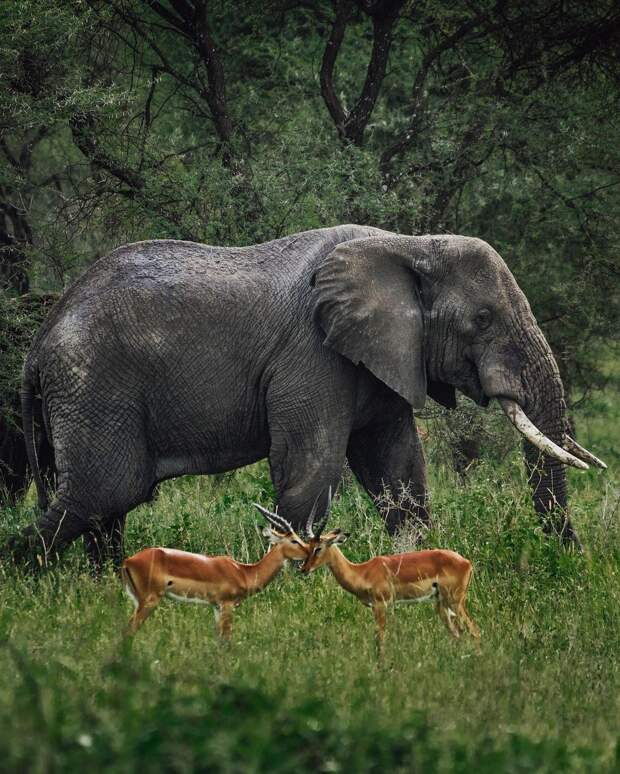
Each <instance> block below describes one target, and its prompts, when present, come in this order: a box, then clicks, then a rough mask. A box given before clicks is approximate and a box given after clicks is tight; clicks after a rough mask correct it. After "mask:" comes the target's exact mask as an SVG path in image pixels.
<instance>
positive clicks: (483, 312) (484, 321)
mask: <svg viewBox="0 0 620 774" xmlns="http://www.w3.org/2000/svg"><path fill="white" fill-rule="evenodd" d="M492 319H493V315H492V314H491V310H490V309H486V308H484V309H480V311H479V312H478V314H477V315H476V323H477V325H478V328H480V329H481V330H484V329H485V328H488V327H489V325H490V324H491V320H492Z"/></svg>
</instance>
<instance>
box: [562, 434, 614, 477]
mask: <svg viewBox="0 0 620 774" xmlns="http://www.w3.org/2000/svg"><path fill="white" fill-rule="evenodd" d="M564 448H565V449H566V451H567V452H570V453H571V454H574V455H575V457H578V458H579V459H580V460H583V461H584V462H589V463H590V465H595V466H596V467H597V468H601V470H607V465H606V464H605V463H604V462H603V460H599V458H598V457H595V456H594V454H592V452H590V451H588V450H587V449H584V448H583V446H580V445H579V444H578V443H577V441H574V440H573V439H572V438H571V437H570V435H566V436H565V437H564Z"/></svg>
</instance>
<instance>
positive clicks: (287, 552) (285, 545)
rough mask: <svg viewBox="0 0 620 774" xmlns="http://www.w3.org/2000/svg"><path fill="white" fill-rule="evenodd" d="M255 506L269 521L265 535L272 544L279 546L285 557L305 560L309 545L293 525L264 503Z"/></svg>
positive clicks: (264, 531)
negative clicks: (268, 508) (263, 504)
mask: <svg viewBox="0 0 620 774" xmlns="http://www.w3.org/2000/svg"><path fill="white" fill-rule="evenodd" d="M254 506H255V507H256V508H258V510H259V511H260V512H261V513H262V514H263V516H264V517H265V518H266V519H267V521H268V522H269V526H268V527H265V529H264V530H263V535H264V536H265V537H266V538H268V539H269V543H270V545H272V546H279V550H280V551H282V555H283V556H284V558H285V559H292V560H298V561H303V560H304V559H305V558H306V556H307V553H308V546H307V545H306V543H305V542H304V541H303V540H302V539H301V538H300V537H299V535H298V534H297V533H296V532H295V530H294V529H293V527H292V525H291V524H290V523H289V522H288V521H287V520H286V519H283V518H282V516H279V515H278V514H277V513H273V512H272V511H268V510H267V509H266V508H263V507H262V505H258V503H254Z"/></svg>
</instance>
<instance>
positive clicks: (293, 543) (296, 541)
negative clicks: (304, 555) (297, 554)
mask: <svg viewBox="0 0 620 774" xmlns="http://www.w3.org/2000/svg"><path fill="white" fill-rule="evenodd" d="M291 543H292V545H294V546H298V545H299V540H291Z"/></svg>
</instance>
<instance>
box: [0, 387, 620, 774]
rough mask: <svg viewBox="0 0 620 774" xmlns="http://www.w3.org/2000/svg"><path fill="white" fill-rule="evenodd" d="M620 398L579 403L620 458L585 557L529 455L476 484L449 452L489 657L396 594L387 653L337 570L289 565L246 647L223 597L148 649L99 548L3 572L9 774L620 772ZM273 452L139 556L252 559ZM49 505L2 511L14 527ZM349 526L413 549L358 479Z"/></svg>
mask: <svg viewBox="0 0 620 774" xmlns="http://www.w3.org/2000/svg"><path fill="white" fill-rule="evenodd" d="M619 415H620V408H619V406H618V404H617V403H615V402H613V400H612V397H611V396H610V395H604V394H603V395H600V396H599V397H597V398H596V400H594V401H591V402H590V405H589V409H588V412H587V413H584V412H582V413H580V414H578V425H579V428H580V436H579V439H580V441H581V442H582V443H585V444H586V445H587V446H588V447H590V448H592V450H593V451H594V452H595V453H596V454H598V455H599V456H601V457H602V458H604V459H606V460H607V461H608V463H610V470H609V471H608V472H607V473H598V472H596V471H589V472H588V473H585V474H580V473H578V472H572V471H571V473H570V483H571V490H572V512H573V519H574V522H575V524H576V526H577V527H578V529H579V531H580V534H581V537H582V540H583V544H584V551H583V553H577V552H567V551H565V550H564V549H562V548H561V547H560V545H559V544H558V543H556V542H555V541H553V540H548V539H546V538H544V537H543V536H542V534H541V532H540V530H539V529H538V527H537V526H536V520H535V516H534V514H533V510H532V507H531V505H530V503H529V497H528V490H527V486H526V482H525V480H524V475H525V474H524V472H523V466H522V465H521V462H520V456H519V453H518V450H517V449H516V448H515V450H514V451H513V452H511V453H509V454H508V455H507V456H506V458H505V459H504V460H503V461H502V462H493V461H491V460H483V461H482V462H481V463H480V464H478V465H477V466H474V467H472V469H471V470H470V473H469V478H468V481H467V484H466V485H465V486H462V485H460V484H459V482H458V480H457V479H456V477H455V476H454V474H453V473H451V471H450V470H449V469H448V468H447V467H446V466H444V465H442V464H441V455H438V454H434V452H433V448H432V445H433V443H434V437H433V428H431V431H430V432H431V434H430V439H429V441H428V442H427V443H428V444H430V446H431V448H430V450H429V453H430V456H431V458H432V459H431V466H430V467H431V487H432V491H433V509H434V514H435V520H436V526H435V528H434V530H433V531H432V532H431V533H430V534H428V535H427V536H426V538H425V544H426V545H427V546H441V547H449V548H453V549H455V550H457V551H459V552H461V553H462V554H463V555H465V556H467V557H468V558H470V559H471V560H472V562H473V564H474V568H475V569H474V579H473V582H472V588H471V592H470V601H469V608H470V611H471V614H472V616H473V617H474V619H475V620H476V621H477V623H478V624H479V626H480V628H481V629H482V649H481V653H480V655H478V654H477V653H476V650H475V648H474V647H473V646H471V645H470V644H469V643H467V642H461V643H455V642H453V641H452V640H451V639H450V638H449V637H448V636H447V634H446V632H445V631H444V629H443V627H442V626H441V624H440V622H439V620H438V619H437V618H436V616H435V613H434V611H433V608H432V606H430V605H426V606H423V605H411V606H402V607H400V608H397V609H396V610H395V611H394V612H393V613H392V614H391V615H390V616H389V620H388V637H387V642H386V655H385V660H384V662H383V663H382V664H379V665H378V664H377V663H376V660H375V656H374V646H373V636H372V635H373V623H372V615H371V613H370V611H369V610H367V609H366V608H364V607H362V605H360V604H359V602H357V600H356V599H355V598H353V597H352V596H350V595H348V594H346V593H345V592H344V591H343V590H342V589H341V588H340V587H339V586H337V585H336V583H335V581H334V579H333V578H332V577H331V575H330V574H329V573H328V571H326V570H321V571H317V572H316V573H315V574H314V575H312V576H311V577H309V578H306V577H302V576H301V575H300V574H299V573H298V572H297V571H296V570H295V569H293V568H289V569H287V570H285V571H284V572H283V573H282V575H281V576H280V577H278V578H277V579H276V581H275V582H274V583H273V584H272V585H271V586H270V587H269V588H268V589H267V590H266V591H265V592H264V593H262V594H260V595H258V596H256V597H254V598H252V599H250V600H248V601H246V602H245V603H244V604H243V605H242V606H241V607H240V608H239V610H238V611H237V613H236V615H235V621H234V629H233V645H232V647H231V648H230V649H226V648H223V647H222V646H221V645H220V644H219V643H218V641H217V640H216V637H215V629H214V623H213V612H212V611H211V610H210V609H208V608H203V607H200V606H193V605H180V604H175V603H172V602H164V603H163V604H162V605H161V606H160V607H159V609H158V610H157V611H156V612H155V613H154V615H153V616H152V618H151V619H149V621H148V622H147V623H146V624H145V626H144V628H143V629H142V630H141V631H140V632H139V634H138V635H137V637H136V639H135V641H134V642H133V644H132V645H129V644H128V643H127V642H123V640H122V637H121V632H122V629H123V627H124V625H125V623H126V621H127V619H128V618H129V615H130V612H131V604H130V601H129V600H128V599H127V597H126V596H125V595H124V594H123V593H122V590H121V587H120V583H119V581H118V579H117V578H116V576H115V575H114V574H113V572H112V571H111V570H110V571H109V572H108V573H107V574H106V575H105V577H104V578H103V579H102V580H95V579H93V578H92V577H91V576H90V575H89V573H88V567H87V565H86V563H85V560H84V558H83V555H82V550H81V547H76V549H72V552H71V553H70V555H69V556H68V557H67V559H66V560H65V561H63V562H62V564H61V565H60V566H59V567H57V568H55V569H53V570H52V571H49V572H46V573H43V574H41V575H40V576H38V577H34V578H33V577H27V576H24V575H23V574H20V573H16V572H14V571H12V570H10V569H9V568H6V567H5V568H1V572H2V576H1V587H0V637H1V642H2V647H1V648H0V760H1V761H2V764H1V768H2V769H3V770H10V771H38V772H49V771H78V770H84V769H85V768H86V767H87V766H90V767H91V768H92V770H93V771H115V772H116V771H118V772H130V771H134V770H137V769H139V770H140V771H141V772H150V771H162V770H165V771H170V772H189V771H197V770H203V771H226V772H237V771H238V772H255V771H256V772H258V771H265V772H267V771H268V772H288V771H291V772H292V771H295V772H302V771H330V772H331V771H343V772H358V771H359V772H364V771H377V772H380V771H381V772H386V771H390V772H394V771H405V772H413V771H417V772H423V773H424V774H427V773H428V772H435V771H437V772H465V771H475V772H487V771H488V772H492V771H493V772H497V771H510V772H526V771H537V772H538V771H548V772H559V771H562V772H564V771H571V772H572V771H575V772H581V771H591V772H597V774H598V772H608V771H609V772H611V771H620V660H619V659H618V652H619V646H620V526H619V523H618V516H619V511H618V503H619V484H620V480H619V478H620V477H619V472H620V465H619V464H618V463H619V460H618V450H617V448H616V449H614V448H613V446H614V442H615V440H616V438H617V427H618V418H619ZM271 497H272V488H271V484H270V481H269V477H268V474H267V468H266V465H265V464H259V465H256V466H253V467H252V468H246V469H244V470H242V471H239V472H237V473H235V474H233V475H230V476H226V477H224V478H223V479H221V480H217V481H216V480H212V479H208V478H194V477H188V478H185V479H179V480H177V481H175V482H169V483H167V484H166V485H165V486H163V487H162V490H161V493H160V496H159V498H158V499H157V500H156V501H154V502H152V503H150V504H147V505H144V506H142V507H141V508H139V509H138V510H137V511H135V512H134V513H133V514H132V515H131V516H130V518H129V522H128V533H127V550H128V552H129V553H133V552H134V551H136V550H138V549H140V548H142V547H144V546H150V545H167V546H178V547H183V548H185V549H188V550H194V551H206V552H209V553H220V552H229V553H231V554H233V555H234V556H236V557H237V558H239V559H242V560H254V559H256V558H258V557H259V556H260V554H261V552H262V550H263V549H264V548H265V546H264V539H263V538H262V536H261V535H260V534H259V530H258V529H257V527H258V526H262V525H261V524H260V517H258V515H257V514H256V512H255V511H254V510H253V508H252V506H251V503H252V501H255V500H259V501H261V502H262V503H263V504H265V505H269V504H270V502H271ZM34 512H35V507H34V502H33V501H32V500H28V501H27V502H26V504H25V505H23V506H22V507H20V508H18V509H15V510H6V511H5V512H4V513H3V523H2V530H3V532H4V531H6V532H9V531H11V530H13V529H15V527H16V525H17V524H18V523H20V524H21V523H23V522H24V521H26V520H28V519H30V518H32V516H33V514H34ZM330 524H332V525H334V526H335V525H337V526H341V527H343V528H345V529H347V530H349V531H351V532H352V537H351V539H350V541H349V542H348V543H347V545H346V546H345V552H346V553H347V554H348V555H349V556H350V557H351V558H354V559H363V558H366V557H368V556H369V555H371V554H375V553H378V552H388V551H390V550H399V549H402V548H403V547H406V546H407V544H408V540H409V537H408V536H407V535H403V536H401V538H400V539H399V540H398V541H396V544H395V545H394V544H393V543H392V541H391V540H390V538H388V536H387V535H386V534H385V532H384V531H383V530H382V529H381V526H380V523H379V521H378V519H377V518H376V516H375V515H374V513H373V510H372V507H371V505H370V503H369V501H368V500H367V498H366V496H365V495H363V494H362V492H361V490H360V489H359V488H358V487H357V486H356V485H355V484H354V483H353V482H352V481H350V480H347V482H346V484H345V487H344V489H343V491H342V494H341V496H340V498H339V499H338V500H337V502H336V503H335V505H334V509H333V518H332V520H331V521H330Z"/></svg>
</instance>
